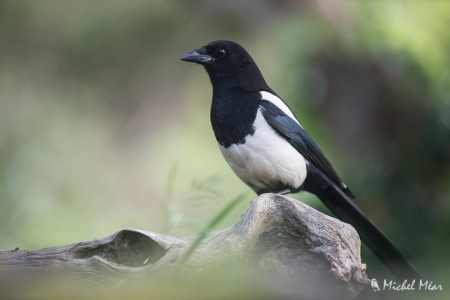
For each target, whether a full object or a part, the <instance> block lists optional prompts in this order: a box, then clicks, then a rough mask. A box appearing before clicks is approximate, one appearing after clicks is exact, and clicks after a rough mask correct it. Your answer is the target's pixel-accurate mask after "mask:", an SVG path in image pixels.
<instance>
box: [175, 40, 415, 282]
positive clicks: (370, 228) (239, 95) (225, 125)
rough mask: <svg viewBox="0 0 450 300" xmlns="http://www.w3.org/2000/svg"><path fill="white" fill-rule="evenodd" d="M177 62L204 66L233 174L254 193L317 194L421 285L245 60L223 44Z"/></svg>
mask: <svg viewBox="0 0 450 300" xmlns="http://www.w3.org/2000/svg"><path fill="white" fill-rule="evenodd" d="M181 60H182V61H185V62H190V63H195V64H199V65H201V66H203V67H204V69H205V70H206V72H207V73H208V75H209V79H210V81H211V84H212V104H211V110H210V120H211V124H212V128H213V131H214V135H215V138H216V140H217V142H218V144H219V148H220V151H221V152H222V154H223V156H224V158H225V160H226V161H227V163H228V164H229V166H230V167H231V169H232V170H233V171H234V173H235V174H236V175H237V176H238V177H239V178H240V179H241V180H242V181H243V182H244V183H245V184H247V185H248V186H249V187H250V188H251V189H252V190H253V191H254V192H255V193H256V194H258V195H261V194H263V193H277V194H288V193H298V192H301V191H305V192H309V193H312V194H314V195H316V196H317V197H318V198H319V199H320V200H321V201H322V202H323V204H324V205H325V206H326V207H327V208H328V209H329V210H330V211H331V212H332V213H333V214H334V215H335V216H337V217H338V218H339V219H341V220H342V221H344V222H347V223H350V224H351V225H353V226H354V227H355V228H356V230H357V231H358V233H359V235H360V236H361V238H362V240H363V242H364V243H365V244H366V245H367V246H368V247H369V248H370V249H371V250H372V251H373V252H374V253H375V255H376V256H377V257H378V258H379V259H380V260H381V262H382V263H383V264H385V265H386V266H387V267H388V269H390V271H391V272H392V273H393V275H394V276H396V277H397V278H399V279H413V278H421V276H420V275H419V273H418V272H417V271H416V269H415V267H413V266H412V265H411V264H410V263H409V262H408V261H407V260H406V258H405V257H404V256H403V255H402V253H401V252H400V251H399V250H398V249H397V248H396V247H395V246H394V244H393V243H392V242H391V241H390V240H389V239H388V238H387V237H386V236H385V235H384V234H383V233H382V232H381V231H380V230H379V229H378V228H377V227H376V225H375V224H374V223H373V222H372V221H371V220H369V219H368V218H367V217H366V215H365V214H364V213H363V211H362V210H361V209H360V208H359V207H358V206H357V205H356V204H355V202H354V200H355V196H354V195H353V193H352V192H351V191H350V189H349V187H348V186H347V185H346V184H345V183H344V182H343V181H342V180H341V178H340V176H339V175H338V174H337V172H336V170H335V169H334V167H333V165H332V164H331V162H330V161H329V160H328V159H327V158H326V156H325V154H324V153H323V151H322V150H321V149H320V147H319V145H318V144H317V143H316V142H315V141H314V139H313V138H312V137H311V136H310V135H309V134H308V133H307V131H306V130H305V128H304V127H303V125H302V124H301V122H300V121H299V120H298V119H297V118H296V117H295V115H294V114H293V112H292V110H291V109H290V108H289V106H288V105H287V104H286V103H285V101H283V100H282V98H281V97H280V96H279V95H278V94H277V93H276V92H275V91H274V90H273V89H271V88H270V87H269V85H268V84H267V82H266V80H265V79H264V77H263V75H262V73H261V71H260V69H259V68H258V66H257V64H256V63H255V61H254V60H253V58H252V56H251V55H250V54H249V52H247V50H245V49H244V48H243V47H242V46H241V45H239V44H238V43H236V42H233V41H228V40H217V41H212V42H210V43H208V44H206V45H205V46H202V47H200V48H198V49H194V50H192V51H189V52H186V53H185V54H183V55H182V57H181Z"/></svg>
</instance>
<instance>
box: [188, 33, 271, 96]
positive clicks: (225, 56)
mask: <svg viewBox="0 0 450 300" xmlns="http://www.w3.org/2000/svg"><path fill="white" fill-rule="evenodd" d="M181 60H183V61H187V62H192V63H196V64H200V65H203V66H204V67H205V69H206V71H207V72H208V74H209V77H210V78H211V82H212V84H213V86H214V88H218V87H235V86H238V87H240V88H243V89H244V90H249V91H256V90H263V89H268V87H267V85H266V83H265V81H264V78H263V76H262V74H261V72H260V70H259V69H258V66H257V65H256V64H255V62H254V61H253V59H252V57H251V56H250V54H249V53H248V52H247V51H246V50H245V49H244V48H243V47H242V46H240V45H239V44H237V43H235V42H232V41H224V40H220V41H214V42H211V43H209V44H207V45H206V46H203V47H201V48H199V49H195V50H192V51H190V52H187V53H185V54H184V55H183V56H182V57H181Z"/></svg>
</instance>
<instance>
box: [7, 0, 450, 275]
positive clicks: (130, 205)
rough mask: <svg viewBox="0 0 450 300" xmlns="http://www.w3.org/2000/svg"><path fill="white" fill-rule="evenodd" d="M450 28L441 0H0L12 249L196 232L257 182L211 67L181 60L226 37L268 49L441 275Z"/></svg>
mask: <svg viewBox="0 0 450 300" xmlns="http://www.w3.org/2000/svg"><path fill="white" fill-rule="evenodd" d="M449 25H450V2H448V1H444V0H435V1H422V0H408V1H387V0H384V1H381V0H380V1H346V0H334V1H326V0H318V1H314V0H303V1H293V0H291V1H289V0H284V1H269V0H265V1H256V0H252V1H238V0H233V1H218V0H217V1H216V0H210V1H206V0H201V1H179V0H178V1H177V0H169V1H162V0H153V1H147V0H131V1H119V0H113V1H111V0H109V1H101V0H97V1H86V0H81V1H76V2H73V1H67V0H65V1H64V0H61V1H50V0H41V1H31V0H21V1H15V0H0V37H1V42H0V43H1V44H0V63H1V65H2V68H1V69H0V104H1V109H0V236H1V237H2V238H1V239H0V248H14V247H16V246H19V247H44V246H48V245H52V244H62V243H69V242H73V241H78V240H88V239H92V238H95V237H98V236H103V235H106V234H109V233H111V232H112V231H114V230H117V229H119V228H122V227H137V228H145V229H151V230H154V231H163V232H167V233H173V234H183V235H184V234H189V235H192V234H195V233H197V232H198V231H199V230H200V229H201V228H203V226H204V225H205V224H206V223H207V221H208V220H210V219H211V218H212V216H214V214H216V213H217V212H218V211H219V210H220V208H221V207H223V206H224V205H225V203H226V202H227V201H228V200H229V199H231V198H233V197H234V196H236V195H237V194H238V193H240V192H243V191H247V190H248V188H246V187H245V186H244V185H243V184H242V183H241V182H240V181H239V180H238V179H237V178H236V177H235V176H234V175H233V174H232V172H231V171H230V170H229V168H228V166H226V164H225V162H224V160H223V159H222V157H221V156H220V153H219V151H217V147H216V143H215V140H214V138H213V135H212V131H211V129H210V125H209V105H210V97H211V95H210V94H211V88H210V85H209V82H208V79H207V77H206V74H204V72H203V70H201V69H200V68H195V67H194V66H191V65H185V64H183V63H181V62H179V61H178V56H179V55H180V54H181V53H182V52H183V51H185V50H189V49H192V48H194V47H198V46H200V45H202V44H205V43H206V42H208V41H210V40H214V39H222V38H227V39H233V40H237V41H239V42H241V43H242V44H243V45H244V46H246V48H248V49H249V50H250V52H251V53H252V54H253V55H254V57H255V59H256V61H257V62H258V64H259V65H260V67H261V69H262V70H263V73H264V74H265V76H266V79H267V80H268V82H269V83H271V85H272V88H274V89H275V90H277V91H278V92H279V93H280V95H282V96H283V97H284V98H285V99H286V100H287V101H288V102H289V103H290V105H291V106H292V107H293V108H294V109H295V110H296V111H297V115H298V116H299V118H300V120H301V121H302V123H304V125H305V127H306V128H307V129H308V131H310V132H311V134H312V135H313V136H314V137H315V138H316V139H317V140H318V141H319V143H320V144H321V145H322V148H323V149H324V151H325V153H327V155H328V156H329V157H330V158H331V160H332V161H333V162H334V164H335V165H336V166H337V169H338V170H339V171H340V173H342V177H343V178H345V179H346V181H347V183H348V185H349V186H350V187H351V188H352V190H353V191H354V192H355V194H356V195H357V199H358V204H359V205H360V206H361V207H362V208H363V210H364V211H366V212H367V215H369V216H370V217H371V218H372V219H373V220H374V221H375V223H377V224H379V226H380V227H381V228H382V229H383V231H385V232H386V233H387V234H388V236H390V237H391V239H392V240H393V241H395V244H396V245H398V246H399V247H400V248H401V249H402V250H403V251H405V252H406V253H408V255H409V257H410V258H411V260H412V261H413V262H414V263H415V264H417V265H418V268H419V269H420V270H423V272H424V273H425V274H427V275H429V276H431V277H433V278H434V277H435V278H438V279H440V280H443V279H442V278H446V277H447V276H448V274H449V273H448V271H447V268H448V266H449V263H448V257H447V253H448V250H449V248H450V236H449V228H450V218H449V215H450V201H449V200H450V184H449V183H450V96H449V93H448V87H449V86H450V71H449V67H450V32H449V30H448V27H449ZM251 198H252V196H248V197H247V201H244V202H242V203H241V204H240V205H239V207H238V208H237V209H235V210H234V211H233V212H232V213H231V214H230V215H229V216H228V217H227V218H226V219H225V220H224V222H222V226H226V225H227V224H231V223H233V222H234V221H235V220H236V219H237V218H238V217H239V215H240V213H241V212H242V211H243V210H244V209H245V207H246V205H247V203H248V201H249V200H250V199H251ZM300 198H301V199H306V201H308V202H309V203H312V204H314V205H317V206H318V207H321V206H320V204H319V202H318V201H317V200H316V199H315V198H314V197H311V196H306V195H300ZM365 253H366V255H368V257H367V259H368V265H369V270H372V271H376V270H377V268H378V263H377V262H376V261H375V260H374V259H373V257H371V256H370V253H369V252H368V251H365ZM449 284H450V283H449Z"/></svg>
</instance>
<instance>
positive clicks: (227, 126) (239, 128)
mask: <svg viewBox="0 0 450 300" xmlns="http://www.w3.org/2000/svg"><path fill="white" fill-rule="evenodd" d="M260 101H261V100H260V94H259V92H256V91H255V92H249V91H245V90H242V89H241V88H238V87H234V88H230V89H224V90H223V89H220V88H216V87H214V88H213V99H212V105H211V124H212V127H213V130H214V134H215V136H216V140H217V142H218V143H219V144H220V145H221V146H223V147H225V148H228V147H230V146H231V145H232V144H242V143H244V142H245V137H246V136H247V135H252V134H253V133H254V132H255V129H254V127H253V122H254V121H255V118H256V113H257V110H258V107H259V103H260Z"/></svg>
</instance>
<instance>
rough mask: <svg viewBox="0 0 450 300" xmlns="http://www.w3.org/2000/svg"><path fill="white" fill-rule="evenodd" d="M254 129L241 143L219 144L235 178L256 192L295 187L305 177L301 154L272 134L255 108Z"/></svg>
mask: <svg viewBox="0 0 450 300" xmlns="http://www.w3.org/2000/svg"><path fill="white" fill-rule="evenodd" d="M254 127H255V132H254V134H253V135H248V136H247V137H246V138H245V143H243V144H235V145H231V146H230V147H228V148H225V147H222V146H220V150H221V151H222V153H223V155H224V157H225V159H226V160H227V162H228V164H229V165H230V166H231V168H232V169H233V171H234V172H235V173H236V175H237V176H239V178H241V179H242V180H243V181H244V182H245V183H247V184H248V185H249V186H250V187H252V188H253V189H254V190H256V191H261V190H264V191H267V190H269V191H275V190H279V189H280V185H283V186H282V188H283V189H291V190H294V189H297V188H299V187H300V186H301V185H302V183H303V181H304V180H305V178H306V163H305V160H304V158H303V156H302V155H301V154H300V153H298V152H297V150H295V148H294V147H292V146H291V144H289V143H288V142H287V141H286V140H285V139H284V138H282V137H281V136H280V135H279V134H278V133H276V132H275V131H274V130H273V128H272V127H271V126H270V125H269V124H268V123H267V122H266V120H265V119H264V116H263V115H262V113H261V111H260V110H258V112H257V115H256V119H255V122H254Z"/></svg>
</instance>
